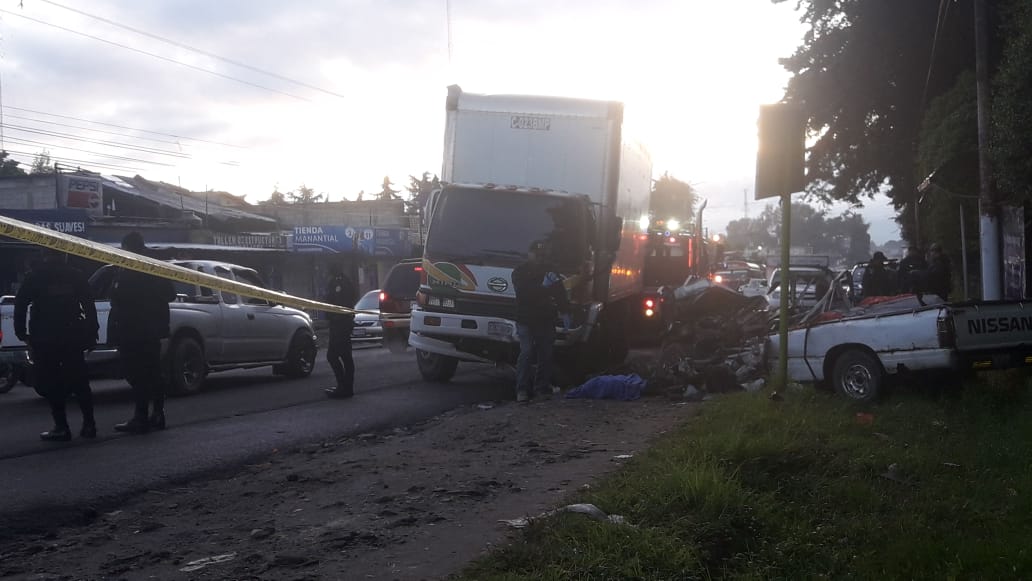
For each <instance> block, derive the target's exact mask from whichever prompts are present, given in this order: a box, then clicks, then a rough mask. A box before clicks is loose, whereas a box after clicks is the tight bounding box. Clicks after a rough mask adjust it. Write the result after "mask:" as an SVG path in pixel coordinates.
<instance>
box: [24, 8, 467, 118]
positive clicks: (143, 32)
mask: <svg viewBox="0 0 1032 581" xmlns="http://www.w3.org/2000/svg"><path fill="white" fill-rule="evenodd" d="M41 1H42V2H45V3H47V4H50V5H52V6H57V7H58V8H63V9H65V10H68V11H70V12H75V13H76V14H80V15H82V16H85V17H87V18H92V19H94V20H99V21H100V22H104V23H106V24H110V25H111V26H116V27H118V28H121V29H124V30H128V31H130V32H135V33H136V34H140V35H143V36H146V37H148V38H152V39H154V40H159V41H161V42H164V43H167V44H171V45H172V46H175V47H177V48H182V49H186V50H188V51H191V52H195V53H197V54H200V55H203V56H206V57H209V58H213V59H216V60H220V61H222V62H226V63H229V64H231V65H234V66H238V67H241V68H244V69H247V70H250V71H254V72H256V73H260V74H263V75H267V76H270V77H273V78H276V79H279V80H281V81H286V82H288V83H293V84H295V85H299V86H301V87H305V88H307V89H312V90H313V91H319V92H320V93H326V94H327V95H332V96H334V97H340V98H341V99H343V98H344V95H341V94H340V93H334V92H333V91H330V90H329V89H324V88H322V87H318V86H315V85H310V84H308V83H305V82H304V81H298V80H296V79H292V78H290V77H284V76H283V75H280V74H278V73H274V72H272V71H267V70H265V69H260V68H258V67H255V66H251V65H249V64H247V63H242V62H240V61H236V60H233V59H230V58H227V57H224V56H219V55H217V54H214V53H211V52H208V51H205V50H202V49H199V48H197V47H194V46H190V45H188V44H185V43H182V42H178V41H175V40H172V39H170V38H165V37H163V36H159V35H157V34H154V33H151V32H147V31H146V30H140V29H139V28H134V27H132V26H129V25H127V24H122V23H120V22H115V21H114V20H110V19H108V18H104V17H103V16H97V15H96V14H90V13H89V12H85V11H82V10H78V9H76V8H72V7H70V6H65V5H63V4H58V3H57V2H53V1H52V0H41ZM449 26H450V25H449Z"/></svg>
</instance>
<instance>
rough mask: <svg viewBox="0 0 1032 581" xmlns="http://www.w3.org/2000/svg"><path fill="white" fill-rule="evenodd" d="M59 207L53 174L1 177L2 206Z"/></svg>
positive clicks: (27, 208) (18, 208) (0, 199)
mask: <svg viewBox="0 0 1032 581" xmlns="http://www.w3.org/2000/svg"><path fill="white" fill-rule="evenodd" d="M57 207H58V205H57V183H56V182H55V180H54V176H53V175H38V176H25V177H9V178H3V179H0V208H4V209H7V210H49V209H52V208H57Z"/></svg>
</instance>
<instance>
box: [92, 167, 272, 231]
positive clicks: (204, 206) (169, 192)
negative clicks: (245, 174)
mask: <svg viewBox="0 0 1032 581" xmlns="http://www.w3.org/2000/svg"><path fill="white" fill-rule="evenodd" d="M100 177H101V179H102V180H103V181H104V187H106V188H112V189H115V190H118V191H120V192H123V193H125V194H128V195H132V196H139V197H141V198H144V199H147V200H150V201H152V202H154V203H157V204H160V205H162V206H165V207H167V208H173V209H176V210H184V211H188V212H193V213H194V214H196V215H198V216H207V217H208V218H210V219H212V220H218V221H220V222H248V223H251V224H254V225H263V226H266V227H268V228H270V229H273V230H275V229H276V228H277V224H276V220H275V219H273V218H269V217H268V216H262V215H259V214H252V213H251V212H246V211H244V210H241V209H239V208H231V207H228V206H222V205H219V204H217V203H215V202H214V201H213V200H209V201H208V202H205V201H204V200H203V199H198V198H196V197H194V196H191V195H187V194H185V193H184V194H180V193H179V192H177V191H175V188H174V186H165V185H164V184H161V183H156V182H151V181H149V180H146V179H144V178H141V177H139V176H137V177H135V178H129V177H125V176H108V175H101V176H100ZM184 191H185V190H184Z"/></svg>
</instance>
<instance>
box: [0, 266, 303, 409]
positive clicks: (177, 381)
mask: <svg viewBox="0 0 1032 581" xmlns="http://www.w3.org/2000/svg"><path fill="white" fill-rule="evenodd" d="M172 263H173V264H176V265H178V266H182V267H185V268H189V269H193V270H197V271H200V272H203V273H206V274H211V275H215V276H218V277H220V278H225V279H228V280H235V281H238V282H242V283H245V284H249V285H253V286H259V287H264V284H263V283H262V280H261V278H260V277H259V276H258V273H257V272H255V271H254V270H253V269H250V268H246V267H243V266H237V265H235V264H228V263H224V262H215V261H209V260H178V261H173V262H172ZM116 271H117V269H116V267H113V266H104V267H101V268H100V269H99V270H97V272H95V273H94V274H93V276H92V277H90V287H91V288H92V289H93V293H94V297H95V299H96V301H97V302H96V304H97V318H98V319H99V322H100V337H99V341H98V345H97V347H96V349H94V350H92V351H90V352H89V353H88V355H87V361H88V362H89V364H90V368H91V372H92V373H93V374H95V375H100V376H111V375H117V368H118V366H117V361H118V354H117V351H116V350H115V349H114V347H112V346H110V345H108V343H107V317H108V313H109V312H110V310H111V303H110V302H109V300H108V297H109V291H110V289H111V284H112V282H113V280H114V275H115V273H116ZM174 284H175V287H176V293H177V298H176V300H175V302H173V303H170V304H169V307H170V309H169V313H170V327H171V336H170V337H169V339H167V340H165V341H163V342H162V352H163V362H164V363H163V366H164V371H165V375H166V380H167V382H168V387H169V391H170V392H171V393H180V394H182V393H192V392H196V391H198V390H200V389H201V387H202V385H203V383H204V379H205V377H206V376H207V374H208V373H211V372H215V371H225V370H229V369H249V368H254V367H263V366H272V370H273V373H276V374H279V375H286V376H288V377H306V376H308V375H309V374H311V373H312V369H313V367H314V366H315V360H316V354H317V346H316V338H315V331H314V330H313V327H312V319H311V317H310V316H309V315H308V314H307V313H305V312H304V311H300V310H298V309H294V308H290V307H285V306H283V305H277V304H271V303H270V302H269V301H266V300H263V299H254V298H248V297H243V296H239V295H236V294H233V293H228V292H225V291H219V290H214V289H211V288H207V287H201V286H195V285H192V284H185V283H178V282H177V283H174ZM13 315H14V301H13V297H3V300H0V331H2V333H3V334H2V339H0V362H4V361H7V362H10V363H8V364H9V365H18V364H19V362H24V361H25V360H26V359H27V358H28V357H27V348H26V345H25V344H24V343H22V342H21V341H19V340H18V339H17V338H16V337H15V335H14V322H13ZM16 377H18V375H17V374H16ZM20 377H21V378H22V379H26V376H25V375H24V374H23V375H21V376H20Z"/></svg>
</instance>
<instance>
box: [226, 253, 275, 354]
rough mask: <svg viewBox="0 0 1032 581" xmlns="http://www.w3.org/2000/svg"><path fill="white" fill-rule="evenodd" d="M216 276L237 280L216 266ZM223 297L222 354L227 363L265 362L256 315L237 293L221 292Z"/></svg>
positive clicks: (228, 272)
mask: <svg viewBox="0 0 1032 581" xmlns="http://www.w3.org/2000/svg"><path fill="white" fill-rule="evenodd" d="M215 275H216V276H218V277H220V278H225V279H228V280H235V279H234V278H233V273H232V272H230V271H229V269H227V268H224V267H221V266H216V267H215ZM219 294H221V295H222V336H223V343H222V353H223V355H224V356H225V361H226V362H227V363H239V362H242V361H264V360H265V354H264V353H263V352H262V349H263V347H262V343H263V341H262V339H261V337H260V336H259V335H258V333H257V332H256V331H255V324H254V320H255V317H254V314H253V313H252V312H250V311H249V310H248V309H246V308H245V305H244V304H243V303H242V301H241V297H240V296H238V295H236V294H235V293H231V292H226V291H219Z"/></svg>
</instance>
